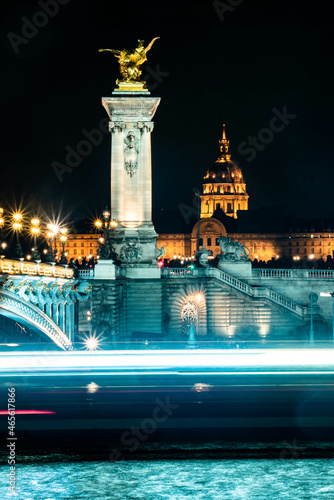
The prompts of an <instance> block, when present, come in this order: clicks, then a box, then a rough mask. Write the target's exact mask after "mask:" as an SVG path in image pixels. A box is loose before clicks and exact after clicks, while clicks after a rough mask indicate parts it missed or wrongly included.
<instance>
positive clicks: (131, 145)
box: [124, 130, 139, 177]
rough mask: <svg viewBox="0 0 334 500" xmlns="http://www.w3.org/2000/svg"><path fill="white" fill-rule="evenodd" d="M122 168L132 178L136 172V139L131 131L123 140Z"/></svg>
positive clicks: (137, 151) (137, 152) (137, 150)
mask: <svg viewBox="0 0 334 500" xmlns="http://www.w3.org/2000/svg"><path fill="white" fill-rule="evenodd" d="M124 146H125V148H124V168H125V170H126V171H127V173H128V174H129V175H130V177H132V176H133V175H134V174H135V173H136V172H137V170H138V154H139V147H138V139H136V137H135V133H134V131H133V130H129V132H128V134H127V135H126V137H125V138H124Z"/></svg>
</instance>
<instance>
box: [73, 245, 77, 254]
mask: <svg viewBox="0 0 334 500" xmlns="http://www.w3.org/2000/svg"><path fill="white" fill-rule="evenodd" d="M73 246H75V247H76V246H77V244H76V243H73ZM75 253H76V251H75Z"/></svg>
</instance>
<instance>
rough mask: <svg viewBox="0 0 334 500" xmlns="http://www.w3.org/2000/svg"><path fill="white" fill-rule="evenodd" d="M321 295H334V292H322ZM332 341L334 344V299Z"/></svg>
mask: <svg viewBox="0 0 334 500" xmlns="http://www.w3.org/2000/svg"><path fill="white" fill-rule="evenodd" d="M320 297H334V292H320ZM332 333H333V335H332V341H333V344H334V301H333V327H332Z"/></svg>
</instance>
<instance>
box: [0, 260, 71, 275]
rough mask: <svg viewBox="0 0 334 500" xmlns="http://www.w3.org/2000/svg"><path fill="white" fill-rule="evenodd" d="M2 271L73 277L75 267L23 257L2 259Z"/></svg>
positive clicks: (2, 272)
mask: <svg viewBox="0 0 334 500" xmlns="http://www.w3.org/2000/svg"><path fill="white" fill-rule="evenodd" d="M0 273H1V274H26V275H29V276H50V277H55V278H73V269H69V267H68V266H66V265H65V266H62V265H59V264H46V263H38V262H31V261H27V260H21V259H20V260H14V259H13V260H11V259H0Z"/></svg>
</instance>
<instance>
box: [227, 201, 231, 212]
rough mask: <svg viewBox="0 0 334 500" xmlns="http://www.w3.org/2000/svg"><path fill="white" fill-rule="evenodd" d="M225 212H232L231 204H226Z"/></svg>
mask: <svg viewBox="0 0 334 500" xmlns="http://www.w3.org/2000/svg"><path fill="white" fill-rule="evenodd" d="M227 211H228V212H232V203H228V204H227Z"/></svg>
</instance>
